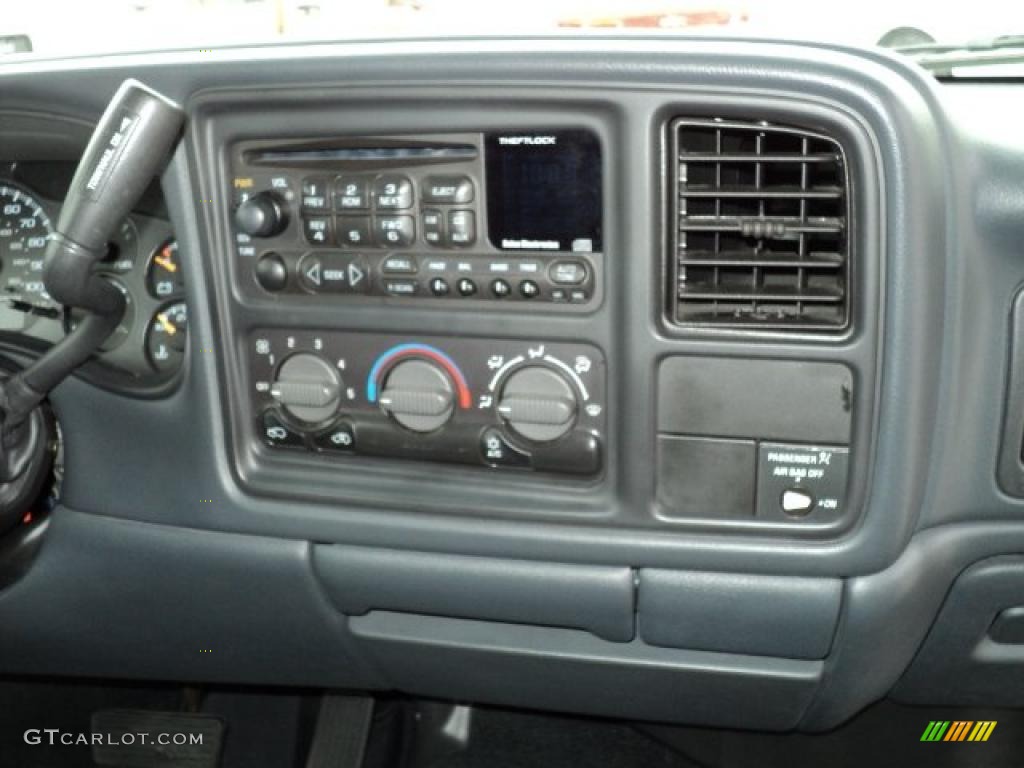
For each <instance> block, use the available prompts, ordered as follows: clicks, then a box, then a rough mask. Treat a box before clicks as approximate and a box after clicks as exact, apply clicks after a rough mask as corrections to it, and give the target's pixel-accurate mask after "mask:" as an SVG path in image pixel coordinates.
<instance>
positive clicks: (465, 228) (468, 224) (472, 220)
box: [448, 210, 476, 245]
mask: <svg viewBox="0 0 1024 768" xmlns="http://www.w3.org/2000/svg"><path fill="white" fill-rule="evenodd" d="M448 242H449V243H450V244H451V245H472V244H473V243H475V242H476V214H475V213H473V211H463V210H457V211H448Z"/></svg>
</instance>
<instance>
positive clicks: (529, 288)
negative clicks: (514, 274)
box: [519, 280, 540, 299]
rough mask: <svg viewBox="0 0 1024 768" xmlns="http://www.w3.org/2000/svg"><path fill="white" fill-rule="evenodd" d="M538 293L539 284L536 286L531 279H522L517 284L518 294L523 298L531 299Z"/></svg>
mask: <svg viewBox="0 0 1024 768" xmlns="http://www.w3.org/2000/svg"><path fill="white" fill-rule="evenodd" d="M539 294H540V286H538V285H537V284H536V283H535V282H533V280H523V282H521V283H520V284H519V295H520V296H522V297H523V298H524V299H533V298H536V297H537V296H538V295H539Z"/></svg>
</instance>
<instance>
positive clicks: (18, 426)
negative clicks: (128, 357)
mask: <svg viewBox="0 0 1024 768" xmlns="http://www.w3.org/2000/svg"><path fill="white" fill-rule="evenodd" d="M184 120H185V113H184V111H183V110H182V109H181V107H180V106H178V105H177V104H175V103H174V102H173V101H171V100H169V99H167V98H165V97H164V96H162V95H160V94H159V93H157V92H156V91H154V90H152V89H150V88H147V87H146V86H145V85H143V84H142V83H140V82H138V81H135V80H126V81H125V82H124V83H122V84H121V87H120V88H118V90H117V93H116V94H114V98H113V99H112V100H111V102H110V104H109V105H108V106H107V109H106V111H105V112H104V113H103V117H101V118H100V122H99V124H98V125H97V126H96V130H95V131H94V132H93V134H92V138H91V139H90V140H89V145H88V146H87V147H86V150H85V154H84V155H83V157H82V160H81V162H80V163H79V165H78V170H77V171H76V172H75V176H74V179H73V180H72V181H71V187H70V189H69V190H68V195H67V198H66V199H65V200H64V206H63V208H62V209H61V212H60V219H59V220H58V222H57V228H56V231H55V232H54V234H53V236H52V237H51V239H50V242H49V243H48V246H47V250H46V261H45V263H44V266H43V284H44V285H45V287H46V290H47V292H48V293H49V294H50V296H51V297H53V299H54V300H55V301H58V302H60V303H61V304H66V305H68V306H69V307H74V308H77V309H82V310H84V311H85V313H86V314H85V316H84V317H83V319H82V321H81V322H80V323H78V325H77V326H76V327H75V329H74V330H73V331H71V333H69V334H68V335H67V336H66V337H65V338H64V339H63V340H62V341H61V342H59V343H58V344H56V345H55V346H54V347H53V348H52V349H50V350H49V351H48V352H47V353H46V354H45V355H43V356H42V357H41V358H39V360H37V361H36V362H35V363H33V364H32V365H31V366H30V367H28V368H27V369H25V370H24V371H22V372H20V373H17V374H15V375H13V376H11V377H10V378H9V379H7V380H6V381H4V382H2V383H0V419H2V421H0V531H3V530H4V529H5V528H6V527H7V526H8V525H10V524H11V523H13V522H14V521H16V520H17V518H18V516H19V515H20V514H21V512H22V511H23V510H22V509H21V508H20V507H19V506H18V505H19V504H23V503H24V501H25V499H23V498H22V497H23V496H24V495H25V494H24V493H23V492H21V490H20V489H22V488H31V487H33V486H34V485H36V484H37V483H38V473H39V471H40V470H39V469H38V465H39V461H38V456H39V455H40V453H41V452H40V441H43V447H44V448H45V441H47V440H48V439H49V435H48V429H47V428H46V427H45V423H46V420H45V419H44V418H42V415H41V414H40V412H39V409H38V406H39V404H40V403H41V402H42V401H43V399H44V398H45V397H46V395H47V393H48V392H50V391H51V390H52V389H53V388H54V387H56V386H57V385H58V384H59V383H60V382H62V381H63V380H64V379H65V378H67V377H68V376H69V375H70V374H71V373H72V372H73V371H74V370H75V369H76V368H77V367H78V366H80V365H81V364H82V363H84V362H85V361H86V360H88V359H89V357H90V356H91V355H92V354H93V353H94V352H95V351H96V350H97V349H98V348H99V347H100V345H101V344H102V343H103V342H104V341H105V340H106V339H107V337H108V336H109V335H110V334H111V333H112V332H113V331H114V329H115V328H117V326H118V324H119V323H120V322H121V317H122V316H123V315H124V310H125V302H124V296H123V295H122V294H121V292H120V291H119V290H118V289H117V288H115V287H114V286H113V285H112V284H111V283H109V282H107V281H106V280H105V279H103V277H101V276H100V275H98V274H97V273H96V272H95V270H94V267H95V265H96V263H97V262H98V261H99V260H100V259H101V258H103V255H104V254H105V252H106V247H107V241H108V240H109V239H110V237H111V235H112V234H113V232H114V230H115V229H116V227H117V226H118V225H119V224H120V222H121V221H122V220H123V219H124V217H125V216H127V215H128V213H129V212H130V211H131V210H132V208H133V207H134V206H135V204H136V203H138V201H139V198H140V197H141V196H142V194H143V192H144V191H145V190H146V187H147V186H149V183H150V181H151V180H152V179H153V177H155V176H156V175H157V174H158V172H159V171H160V170H161V169H162V168H163V166H164V164H165V163H166V162H167V159H168V157H169V155H170V152H171V150H172V149H173V147H174V145H175V144H176V143H177V141H178V137H179V136H180V135H181V128H182V125H183V123H184ZM42 453H45V450H44V451H42Z"/></svg>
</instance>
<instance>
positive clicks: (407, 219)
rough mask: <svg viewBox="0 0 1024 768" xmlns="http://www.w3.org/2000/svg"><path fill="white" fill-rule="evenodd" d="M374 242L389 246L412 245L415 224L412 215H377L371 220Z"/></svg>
mask: <svg viewBox="0 0 1024 768" xmlns="http://www.w3.org/2000/svg"><path fill="white" fill-rule="evenodd" d="M373 235H374V242H376V244H377V245H382V246H386V247H390V248H395V247H402V246H406V245H412V243H413V241H414V240H415V239H416V224H415V220H414V219H413V217H412V216H378V217H377V218H375V219H374V221H373Z"/></svg>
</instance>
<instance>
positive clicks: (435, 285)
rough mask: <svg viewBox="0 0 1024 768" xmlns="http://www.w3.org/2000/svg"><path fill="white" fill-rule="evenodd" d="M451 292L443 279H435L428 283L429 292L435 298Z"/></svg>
mask: <svg viewBox="0 0 1024 768" xmlns="http://www.w3.org/2000/svg"><path fill="white" fill-rule="evenodd" d="M450 291H451V287H450V286H449V285H448V281H447V280H445V279H444V278H443V277H435V278H432V279H431V281H430V292H431V293H432V294H434V295H435V296H447V295H448V294H449V292H450Z"/></svg>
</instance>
